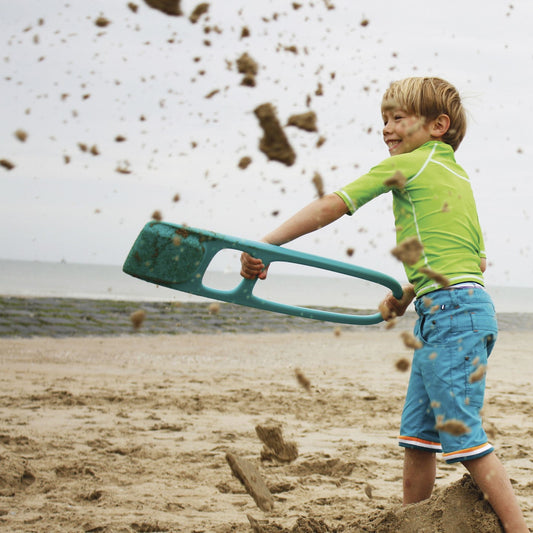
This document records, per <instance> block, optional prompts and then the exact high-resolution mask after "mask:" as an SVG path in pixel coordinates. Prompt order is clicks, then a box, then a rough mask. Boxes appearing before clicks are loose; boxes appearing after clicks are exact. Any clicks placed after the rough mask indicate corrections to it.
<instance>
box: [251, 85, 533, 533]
mask: <svg viewBox="0 0 533 533" xmlns="http://www.w3.org/2000/svg"><path fill="white" fill-rule="evenodd" d="M381 111H382V115H383V121H384V127H383V139H384V141H385V144H386V145H387V147H388V149H389V153H390V157H389V158H387V159H385V160H384V161H383V162H382V163H380V164H379V165H377V166H376V167H374V168H372V169H371V170H370V172H369V173H367V174H365V175H364V176H362V177H360V178H359V179H357V180H356V181H354V182H352V183H350V184H349V185H347V186H345V187H344V188H342V189H340V190H339V191H337V192H335V193H332V194H328V195H325V196H323V197H322V198H320V199H318V200H316V201H314V202H312V203H311V204H309V205H308V206H307V207H304V208H303V209H302V210H301V211H299V212H298V213H296V215H294V216H293V217H292V218H290V219H289V220H287V221H286V222H284V223H283V224H282V225H281V226H279V227H278V228H277V229H275V230H274V231H272V232H271V233H269V234H268V235H266V236H265V237H264V238H263V241H264V242H267V243H270V244H275V245H283V244H285V243H287V242H289V241H292V240H293V239H295V238H297V237H300V236H301V235H305V234H307V233H310V232H312V231H315V230H317V229H319V228H321V227H323V226H326V225H327V224H330V223H331V222H333V221H335V220H337V219H338V218H340V217H341V216H342V215H345V214H349V215H352V214H353V213H354V212H355V211H356V210H357V209H358V208H360V207H361V206H362V205H364V204H365V203H367V202H368V201H370V200H372V199H373V198H375V197H376V196H378V195H380V194H383V193H385V192H389V191H392V194H393V211H394V216H395V223H396V230H397V241H398V243H400V244H401V243H402V242H404V241H406V240H407V239H409V240H410V241H411V242H413V240H415V241H416V242H419V243H421V245H422V246H421V251H420V257H419V258H418V259H417V258H416V257H415V259H414V260H410V261H409V263H404V267H405V271H406V274H407V277H408V280H409V282H410V285H408V286H406V287H405V288H404V296H403V297H402V299H401V300H397V299H395V298H394V297H393V296H392V295H389V296H388V297H387V298H386V299H385V300H384V301H383V302H382V303H381V305H380V311H381V313H382V315H383V317H384V318H385V319H386V320H389V319H391V318H393V317H394V316H401V315H403V313H404V312H405V310H406V308H407V307H408V305H409V304H410V302H411V301H412V299H413V298H415V297H416V301H415V308H416V311H417V313H418V317H419V318H418V321H417V324H416V326H415V335H416V336H417V337H418V338H419V340H420V341H421V344H422V347H421V348H420V349H417V350H415V353H414V357H413V365H412V370H411V377H410V380H409V387H408V391H407V395H406V400H405V405H404V410H403V413H402V422H401V428H400V437H399V444H400V446H402V447H404V453H405V455H404V476H403V492H404V498H403V501H404V504H409V503H415V502H418V501H421V500H424V499H426V498H429V497H430V496H431V493H432V490H433V486H434V484H435V477H436V456H435V453H436V452H441V451H442V452H443V456H444V458H445V459H446V461H447V462H449V463H452V462H457V461H460V462H462V463H463V465H464V466H465V467H466V468H467V469H468V470H469V472H470V473H471V475H472V477H473V479H474V480H475V482H476V483H477V485H478V486H479V487H480V489H481V490H482V491H483V493H484V494H485V496H486V497H487V499H488V501H489V502H490V503H491V505H492V507H493V509H494V510H495V512H496V513H497V515H498V516H499V518H500V520H501V522H502V524H503V526H504V529H505V531H509V532H513V533H519V532H525V531H529V530H528V528H527V526H526V523H525V520H524V518H523V515H522V512H521V510H520V507H519V505H518V501H517V499H516V497H515V495H514V492H513V489H512V486H511V483H510V481H509V478H508V476H507V474H506V472H505V470H504V468H503V466H502V464H501V463H500V461H499V460H498V459H497V458H496V455H495V454H494V451H493V448H492V446H491V445H490V444H489V443H488V441H487V436H486V434H485V431H484V430H483V427H482V423H481V417H480V414H479V411H480V410H481V408H482V405H483V397H484V388H485V377H484V370H485V365H486V363H487V358H488V356H489V354H490V352H491V350H492V348H493V345H494V342H495V339H496V335H497V323H496V318H495V313H494V307H493V305H492V301H491V299H490V297H489V295H488V294H487V293H486V292H485V290H484V288H483V272H484V270H485V267H486V256H485V250H484V243H483V237H482V233H481V229H480V226H479V222H478V217H477V211H476V206H475V202H474V198H473V194H472V190H471V187H470V181H469V179H468V176H467V175H466V173H465V171H464V170H463V169H462V168H461V167H460V166H459V165H458V164H457V163H456V161H455V157H454V151H455V150H456V149H457V148H458V146H459V144H460V143H461V141H462V139H463V137H464V134H465V131H466V119H465V112H464V109H463V106H462V103H461V98H460V96H459V94H458V92H457V90H456V89H455V87H453V86H452V85H451V84H449V83H448V82H446V81H444V80H442V79H440V78H408V79H405V80H401V81H398V82H395V83H392V84H391V86H390V87H389V88H388V89H387V91H386V92H385V94H384V96H383V101H382V108H381ZM241 264H242V269H241V275H242V276H243V277H245V278H249V279H254V278H256V277H258V278H260V279H265V278H266V275H267V269H266V268H265V266H264V265H263V263H262V261H261V260H260V259H257V258H254V257H251V256H250V255H248V254H242V256H241Z"/></svg>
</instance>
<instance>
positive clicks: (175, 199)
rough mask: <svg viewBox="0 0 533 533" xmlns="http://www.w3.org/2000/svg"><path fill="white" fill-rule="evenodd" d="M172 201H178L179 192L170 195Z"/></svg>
mask: <svg viewBox="0 0 533 533" xmlns="http://www.w3.org/2000/svg"><path fill="white" fill-rule="evenodd" d="M172 201H173V202H174V203H176V202H179V201H180V195H179V193H176V194H175V195H174V196H173V197H172Z"/></svg>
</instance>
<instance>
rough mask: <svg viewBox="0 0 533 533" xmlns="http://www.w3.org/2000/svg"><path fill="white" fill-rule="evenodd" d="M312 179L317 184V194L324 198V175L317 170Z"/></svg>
mask: <svg viewBox="0 0 533 533" xmlns="http://www.w3.org/2000/svg"><path fill="white" fill-rule="evenodd" d="M311 181H312V182H313V185H314V186H315V189H316V194H317V196H318V197H319V198H322V196H324V194H325V193H324V180H323V179H322V176H321V175H320V174H319V173H318V172H315V174H314V176H313V179H312V180H311Z"/></svg>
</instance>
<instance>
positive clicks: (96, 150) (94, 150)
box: [89, 144, 100, 155]
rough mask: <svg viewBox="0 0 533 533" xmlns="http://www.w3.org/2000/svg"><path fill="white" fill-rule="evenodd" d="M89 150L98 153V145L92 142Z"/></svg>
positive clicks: (93, 153)
mask: <svg viewBox="0 0 533 533" xmlns="http://www.w3.org/2000/svg"><path fill="white" fill-rule="evenodd" d="M89 151H90V152H91V154H92V155H100V150H98V146H96V144H93V145H92V146H91V148H90V150H89Z"/></svg>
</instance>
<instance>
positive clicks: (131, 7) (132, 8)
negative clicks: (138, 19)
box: [128, 2, 139, 13]
mask: <svg viewBox="0 0 533 533" xmlns="http://www.w3.org/2000/svg"><path fill="white" fill-rule="evenodd" d="M128 7H129V8H130V10H131V11H132V12H133V13H137V10H138V9H139V6H138V5H137V4H134V3H133V2H128Z"/></svg>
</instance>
